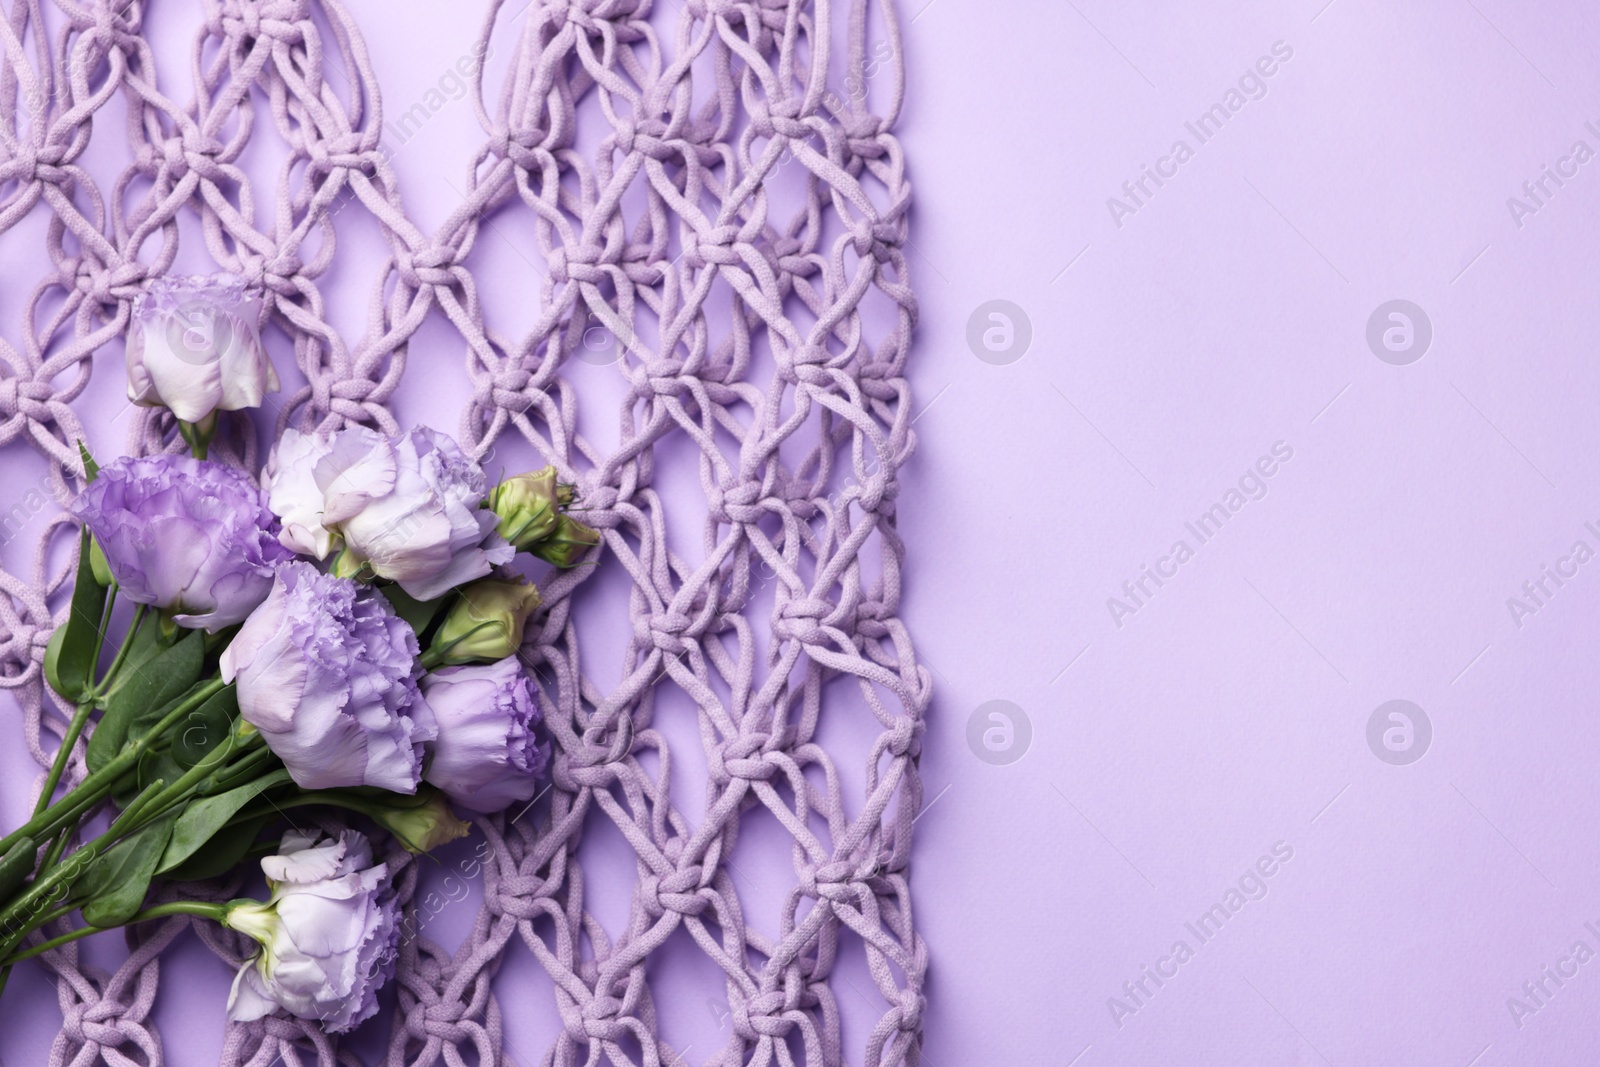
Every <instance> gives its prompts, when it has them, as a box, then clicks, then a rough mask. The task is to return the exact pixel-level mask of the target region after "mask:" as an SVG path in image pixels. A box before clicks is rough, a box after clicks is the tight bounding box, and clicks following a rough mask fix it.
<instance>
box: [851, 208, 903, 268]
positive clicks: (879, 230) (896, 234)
mask: <svg viewBox="0 0 1600 1067" xmlns="http://www.w3.org/2000/svg"><path fill="white" fill-rule="evenodd" d="M853 231H854V232H853V234H852V236H853V237H854V238H855V240H854V242H853V244H854V247H855V250H856V255H858V256H862V257H863V258H864V257H866V256H868V255H871V256H872V258H873V259H875V260H877V261H878V262H879V263H883V262H886V261H887V260H888V259H889V253H890V250H891V249H893V248H897V247H899V245H900V227H899V225H897V224H896V223H893V222H875V223H869V222H867V221H866V220H864V219H863V220H861V221H860V222H858V223H857V224H856V225H855V227H854V228H853Z"/></svg>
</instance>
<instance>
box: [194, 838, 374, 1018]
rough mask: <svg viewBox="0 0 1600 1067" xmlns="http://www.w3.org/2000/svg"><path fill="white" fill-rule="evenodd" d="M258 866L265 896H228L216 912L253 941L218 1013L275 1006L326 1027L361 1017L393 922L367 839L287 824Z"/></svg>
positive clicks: (367, 1011) (255, 1013) (252, 1012)
mask: <svg viewBox="0 0 1600 1067" xmlns="http://www.w3.org/2000/svg"><path fill="white" fill-rule="evenodd" d="M261 869H262V871H263V872H265V874H266V876H267V885H268V887H269V888H270V889H271V892H272V897H271V899H270V900H269V901H267V902H266V903H264V904H263V903H259V902H257V901H254V900H239V901H234V902H232V903H231V904H229V905H228V908H227V913H226V917H225V918H224V919H223V924H224V925H225V926H228V927H230V928H232V929H234V930H238V931H240V932H241V933H245V934H248V935H249V936H250V937H252V938H254V939H255V940H257V941H258V942H260V943H261V952H260V953H259V954H258V955H257V956H256V957H255V959H253V960H249V961H247V962H246V963H245V964H244V966H243V967H241V968H240V969H239V973H238V976H237V977H235V978H234V982H233V992H232V993H231V994H230V996H229V998H228V1018H230V1019H232V1020H234V1021H235V1022H249V1021H250V1020H252V1019H259V1018H262V1017H263V1016H265V1015H269V1014H271V1013H272V1012H273V1011H274V1010H276V1009H278V1008H282V1009H284V1010H285V1011H287V1012H289V1013H290V1014H291V1015H296V1016H298V1017H300V1018H302V1019H314V1020H317V1021H319V1022H321V1024H322V1026H323V1028H324V1029H325V1030H327V1031H328V1032H329V1033H334V1034H339V1033H345V1032H346V1031H349V1030H352V1029H354V1028H355V1027H356V1026H359V1025H360V1024H361V1023H362V1022H364V1021H366V1020H367V1019H370V1018H371V1017H372V1016H373V1015H374V1014H375V1013H376V1012H377V1010H378V990H379V989H381V988H382V987H383V984H384V983H385V982H387V981H388V979H389V977H390V976H391V975H392V974H393V973H394V958H395V946H396V943H397V941H398V940H399V936H400V924H399V923H398V921H397V914H398V908H397V906H396V904H395V902H394V900H393V895H392V894H391V893H390V892H389V891H388V889H387V888H386V883H387V881H388V869H387V868H386V867H385V866H384V865H383V864H381V863H379V864H373V862H372V850H371V846H369V845H368V843H367V839H366V838H365V837H363V836H362V835H361V834H359V833H357V832H356V831H354V830H346V831H344V832H343V833H342V834H340V835H339V837H338V838H337V839H335V838H325V839H320V840H319V839H318V836H317V835H316V834H312V833H307V832H304V831H300V830H295V831H291V832H290V833H289V834H287V835H286V836H285V837H284V839H283V844H282V846H281V847H280V848H279V851H278V854H277V855H276V856H267V857H265V858H264V859H262V861H261Z"/></svg>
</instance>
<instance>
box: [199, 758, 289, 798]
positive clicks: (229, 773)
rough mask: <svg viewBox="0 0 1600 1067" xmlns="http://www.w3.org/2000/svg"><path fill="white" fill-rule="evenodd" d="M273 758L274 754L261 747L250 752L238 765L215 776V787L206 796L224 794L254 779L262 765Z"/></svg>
mask: <svg viewBox="0 0 1600 1067" xmlns="http://www.w3.org/2000/svg"><path fill="white" fill-rule="evenodd" d="M274 756H275V754H274V753H273V751H272V749H270V748H266V747H262V748H258V749H254V750H252V751H251V752H250V753H249V754H248V755H246V756H245V757H244V758H243V759H241V760H240V761H239V762H238V763H235V764H234V765H233V766H231V767H227V768H225V769H224V770H223V771H222V772H221V773H220V774H219V775H218V776H217V781H216V785H215V787H214V788H212V789H211V790H210V791H209V794H208V795H210V796H215V795H216V794H218V793H226V792H227V791H228V790H230V789H232V788H233V787H234V786H236V785H241V784H243V783H244V782H245V781H247V780H249V779H251V778H254V777H255V772H256V771H257V770H258V769H259V768H260V767H261V766H262V764H265V763H270V762H271V761H272V760H273V758H274Z"/></svg>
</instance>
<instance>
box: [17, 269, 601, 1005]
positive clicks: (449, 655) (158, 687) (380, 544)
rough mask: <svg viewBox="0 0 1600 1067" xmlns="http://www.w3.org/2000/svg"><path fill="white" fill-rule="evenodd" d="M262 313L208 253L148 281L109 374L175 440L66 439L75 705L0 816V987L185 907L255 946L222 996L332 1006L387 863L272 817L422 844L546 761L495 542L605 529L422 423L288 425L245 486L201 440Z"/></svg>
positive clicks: (368, 998) (63, 672)
mask: <svg viewBox="0 0 1600 1067" xmlns="http://www.w3.org/2000/svg"><path fill="white" fill-rule="evenodd" d="M260 316H261V312H260V310H259V305H258V304H257V303H256V302H255V301H254V300H252V298H251V297H250V295H249V294H248V293H247V291H246V290H245V289H244V287H243V286H242V285H241V284H239V283H237V282H234V281H231V280H228V279H167V280H162V281H158V282H155V283H153V284H152V285H151V286H150V288H149V290H148V291H147V292H146V293H144V294H143V295H142V296H141V297H140V299H139V300H138V302H137V304H136V306H135V312H134V318H133V325H132V327H131V331H130V335H129V338H128V347H127V352H128V372H129V397H130V399H131V400H133V401H134V402H136V403H139V404H144V405H157V406H161V407H164V408H166V409H168V410H169V411H170V412H171V414H172V416H173V420H172V421H173V422H174V423H175V424H176V426H175V428H176V432H177V433H178V434H179V435H181V437H182V439H183V441H184V442H185V443H186V444H187V446H188V451H189V454H188V455H183V454H180V453H164V454H160V455H152V456H144V457H125V458H121V459H118V460H116V461H115V462H112V463H108V464H107V465H106V466H104V467H99V466H97V465H96V463H95V461H94V460H93V459H92V458H91V457H90V455H89V453H88V451H87V450H86V449H84V450H83V466H84V470H83V475H84V479H85V488H84V490H83V491H82V493H81V494H80V495H79V497H78V498H77V500H76V501H75V502H74V503H73V506H72V512H73V514H74V516H75V517H76V518H77V519H78V520H79V521H80V522H81V524H82V533H81V540H80V550H79V557H78V564H77V571H76V577H75V580H74V584H73V588H72V592H71V603H70V608H69V612H68V615H67V618H66V622H65V623H63V624H62V625H61V626H60V627H59V628H58V629H57V630H56V631H55V633H54V634H53V636H52V638H51V640H50V642H49V645H48V647H47V649H46V652H45V660H44V674H45V678H46V680H47V681H48V683H49V685H50V687H51V688H52V689H53V690H54V691H55V693H56V694H57V695H58V696H59V697H60V698H61V700H62V701H63V702H64V705H65V706H67V707H70V708H71V709H72V712H71V718H70V722H69V724H68V726H67V728H66V732H65V735H64V737H63V739H62V744H61V748H60V751H59V752H58V754H57V755H56V758H55V761H54V765H53V766H52V767H51V768H50V770H49V772H48V774H47V775H46V777H45V781H44V786H43V790H42V792H41V794H40V796H39V799H38V803H37V806H36V808H35V810H34V813H33V816H32V818H31V819H29V820H28V821H27V822H26V823H25V824H24V825H22V826H20V827H17V828H16V829H15V830H12V831H10V832H9V833H6V834H5V835H4V836H3V837H0V989H3V988H4V983H5V981H6V978H7V977H8V976H9V975H10V973H11V969H12V966H13V965H14V964H16V963H17V962H18V961H20V960H24V959H27V958H29V957H31V956H35V955H38V954H40V953H43V952H48V951H50V950H51V949H53V948H56V947H58V946H60V945H62V944H65V943H66V942H68V941H71V940H75V939H77V938H80V937H84V936H87V935H89V934H92V933H94V932H96V931H100V930H105V929H110V928H113V927H120V926H125V925H128V924H131V923H137V922H142V921H145V920H149V919H154V918H159V917H163V916H168V915H174V914H189V915H198V916H203V917H205V918H208V919H212V920H215V921H216V922H218V923H221V924H222V925H224V926H227V927H229V928H230V929H233V930H236V931H239V932H241V933H243V934H246V935H248V936H249V937H251V938H253V939H254V940H255V941H257V942H259V945H260V950H259V952H258V953H257V954H256V956H255V957H254V958H253V959H251V960H249V961H247V962H246V963H245V965H244V966H243V967H242V968H241V970H240V971H239V973H238V976H237V978H236V979H235V981H234V985H233V990H232V994H231V997H230V999H229V1006H228V1013H229V1017H230V1018H233V1019H235V1020H249V1019H256V1018H260V1017H262V1016H264V1015H266V1014H269V1013H271V1012H274V1011H278V1010H282V1011H287V1012H289V1013H291V1014H294V1015H297V1016H300V1017H302V1018H308V1019H315V1020H319V1021H320V1022H321V1024H322V1025H323V1026H324V1028H325V1029H327V1030H328V1031H330V1032H335V1033H337V1032H342V1031H346V1030H349V1029H351V1028H352V1027H354V1026H356V1025H358V1024H359V1023H361V1022H362V1021H363V1020H365V1019H367V1018H369V1017H370V1016H371V1015H372V1014H373V1013H374V1012H375V1011H376V1010H377V1000H376V995H377V991H378V989H379V988H380V987H381V986H382V984H383V983H384V981H385V980H386V979H387V977H388V976H389V974H390V972H392V970H393V959H394V955H395V949H396V943H397V939H398V936H399V930H400V924H399V919H398V915H397V910H398V909H397V906H396V903H395V901H394V894H393V892H392V889H391V887H390V886H389V884H388V879H387V870H386V867H385V865H384V864H383V863H381V862H375V861H374V858H373V857H374V851H373V847H372V845H371V843H370V842H369V840H368V838H367V837H366V836H365V835H364V834H363V833H362V832H360V831H358V830H356V829H346V830H343V831H341V832H338V833H335V834H324V833H310V832H303V831H300V830H293V829H291V830H289V831H288V832H287V833H283V834H282V836H281V838H279V837H278V834H277V833H276V832H274V831H276V830H277V828H278V827H279V826H280V824H281V823H282V822H283V821H284V813H285V812H286V811H288V810H290V809H293V808H304V807H314V806H315V807H325V808H330V809H340V810H343V811H345V812H349V813H356V814H357V815H359V816H361V817H364V818H365V819H367V820H370V822H371V824H372V825H373V826H374V827H376V828H377V829H378V830H379V831H380V832H384V833H388V834H390V835H392V836H393V837H394V839H395V840H396V841H398V842H399V843H400V844H401V845H403V846H404V847H405V848H407V849H410V850H411V851H413V852H425V851H427V850H429V849H432V848H435V847H437V846H439V845H441V844H444V843H446V842H448V841H451V840H454V839H455V838H458V837H461V836H463V835H465V834H466V833H468V832H469V827H468V825H467V823H466V822H464V821H463V820H462V818H461V817H460V816H459V815H458V814H457V812H458V811H460V812H465V813H467V815H468V816H469V817H470V816H471V815H473V814H484V813H492V812H497V811H501V810H504V809H505V808H507V807H509V806H510V805H512V804H517V803H526V802H528V801H529V800H530V798H533V797H534V796H535V794H536V791H537V790H538V788H539V783H540V780H541V778H542V776H543V775H544V774H545V772H546V769H547V764H548V762H549V747H548V744H547V743H546V742H544V741H543V740H542V739H541V737H540V724H541V715H540V710H539V706H538V699H537V695H536V692H535V690H534V688H533V686H532V684H531V683H530V681H529V679H528V677H527V675H526V673H525V672H524V670H523V666H522V663H521V661H520V660H519V659H518V658H517V651H518V649H519V647H520V646H521V643H522V635H523V628H524V625H525V623H526V621H527V619H528V617H529V616H530V615H531V614H532V613H533V612H534V611H535V610H536V609H537V608H538V606H539V594H538V592H537V590H536V589H535V587H534V586H533V585H532V584H531V583H530V582H528V580H527V579H526V578H524V577H522V576H521V575H519V574H518V573H517V572H515V571H514V570H513V569H512V566H513V562H514V558H515V556H516V555H517V553H519V552H527V553H530V554H532V555H533V556H536V557H538V558H540V559H543V560H545V561H547V562H549V563H551V564H554V565H556V566H558V567H571V566H574V565H576V564H577V563H578V562H580V561H581V559H582V557H583V556H584V555H585V554H586V553H587V552H588V551H589V550H590V549H591V548H593V547H594V546H596V545H597V544H598V543H599V540H600V538H599V534H598V533H596V532H595V531H594V530H593V529H590V528H589V527H587V526H585V525H583V524H582V523H581V522H579V521H578V520H576V519H575V518H573V517H572V516H571V515H570V514H568V509H569V508H570V507H571V506H572V505H573V503H574V491H573V488H572V487H571V486H569V485H564V484H561V483H560V482H558V480H557V477H556V472H555V471H554V469H552V468H546V469H544V470H541V471H536V472H533V473H528V474H522V475H518V476H516V477H511V478H507V479H505V480H503V481H501V482H500V483H499V484H497V485H495V486H493V487H492V488H491V487H489V486H488V484H487V480H486V477H485V475H484V472H483V471H482V470H481V469H480V468H479V466H478V465H477V464H476V463H475V462H474V461H473V460H472V459H471V458H469V457H468V456H467V455H466V454H464V453H463V452H462V450H461V448H460V447H459V446H458V445H457V444H456V442H455V441H453V440H451V439H450V438H449V437H447V436H445V435H444V434H441V433H438V432H436V431H434V430H431V429H428V428H426V427H417V428H415V429H412V430H409V431H408V432H405V433H401V434H396V435H384V434H381V433H378V432H376V431H374V430H372V429H368V428H366V427H362V426H353V427H350V428H346V429H342V430H339V431H337V432H315V433H302V432H299V431H297V430H293V429H289V430H286V431H285V432H284V433H283V434H282V436H281V437H280V438H279V439H278V440H277V441H276V442H275V444H274V445H273V447H272V449H271V452H270V455H269V457H268V459H267V462H266V464H265V466H264V468H263V470H262V471H261V473H260V479H259V484H257V482H256V480H255V479H253V478H252V475H251V473H250V472H247V471H243V470H239V469H236V468H234V467H230V466H227V465H224V464H222V463H218V462H213V461H211V460H208V459H207V458H206V456H207V452H208V450H209V447H210V444H211V442H212V439H213V436H214V434H215V432H216V427H217V416H218V412H220V411H233V410H239V409H244V408H251V407H255V406H258V405H259V404H260V403H261V401H262V399H263V396H264V395H265V394H266V393H268V392H270V391H272V390H275V389H276V388H277V387H278V381H277V376H276V374H275V372H274V370H273V367H272V364H271V361H270V360H269V359H268V357H267V355H266V352H265V350H264V349H263V347H262V344H261V341H260V337H259V333H258V330H259V324H260V323H259V320H260ZM80 448H81V445H80ZM114 632H120V633H121V634H122V636H121V638H120V640H117V639H115V637H114ZM77 760H81V761H82V764H81V766H80V771H81V777H80V776H79V775H74V776H73V777H76V778H79V780H78V781H77V784H76V785H74V786H73V787H72V788H70V789H67V790H64V791H63V790H61V788H60V787H61V784H62V780H63V776H64V775H65V773H66V771H67V769H68V766H69V764H73V763H74V761H77ZM58 793H59V795H57V794H58ZM102 826H103V829H101V827H102ZM91 827H92V828H93V830H91ZM86 838H87V839H86ZM253 861H258V862H259V864H260V869H261V870H262V872H263V873H264V874H265V876H266V881H267V886H268V889H269V891H270V895H269V898H268V899H267V900H265V901H260V900H255V899H242V900H234V901H231V902H228V903H222V904H219V903H213V902H207V901H169V902H167V903H162V904H157V905H154V906H146V904H147V900H148V898H149V897H150V895H151V891H152V886H153V885H155V884H157V883H160V882H188V881H196V880H202V879H208V878H213V877H217V876H220V875H223V874H226V873H228V872H230V871H232V870H234V869H235V868H237V867H239V866H241V865H243V864H247V863H250V862H253ZM74 914H77V915H78V916H80V917H81V920H82V925H81V926H72V925H70V924H71V916H73V915H74ZM55 930H64V931H65V932H60V933H55V935H54V936H47V934H50V933H52V932H53V931H55Z"/></svg>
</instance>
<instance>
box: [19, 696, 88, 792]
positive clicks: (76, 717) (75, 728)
mask: <svg viewBox="0 0 1600 1067" xmlns="http://www.w3.org/2000/svg"><path fill="white" fill-rule="evenodd" d="M92 711H94V700H93V699H92V698H91V699H89V700H86V701H84V702H83V703H82V704H79V705H78V707H77V709H76V710H74V711H73V713H72V721H71V722H70V723H68V724H67V732H66V733H64V734H62V735H61V747H60V748H59V749H58V750H56V758H55V759H54V760H53V761H51V763H50V773H49V774H48V775H46V776H45V779H44V788H43V789H42V790H40V792H39V800H38V802H37V803H36V804H34V806H33V815H34V818H38V817H39V816H40V815H42V814H44V811H45V809H46V808H48V807H49V806H50V798H51V797H53V796H55V795H56V786H58V785H60V784H61V776H62V774H64V773H65V772H66V769H67V760H69V759H70V758H71V757H72V750H73V748H74V747H76V746H77V744H78V738H79V737H80V736H82V734H83V728H84V727H85V726H87V725H88V724H89V714H90V712H92Z"/></svg>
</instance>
